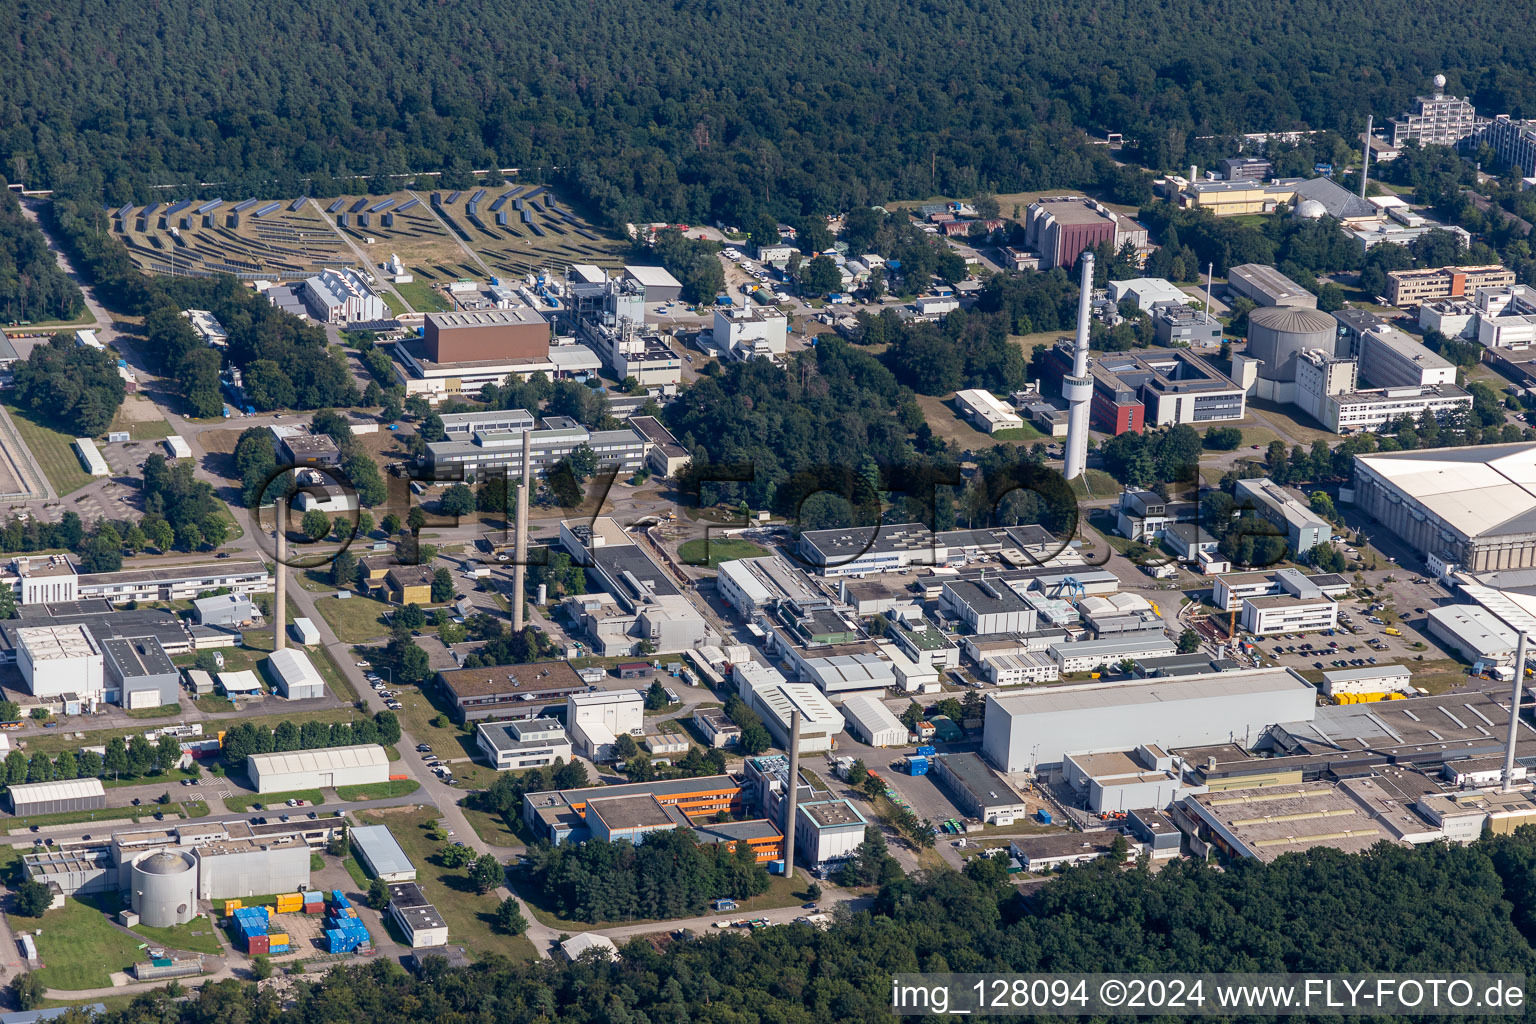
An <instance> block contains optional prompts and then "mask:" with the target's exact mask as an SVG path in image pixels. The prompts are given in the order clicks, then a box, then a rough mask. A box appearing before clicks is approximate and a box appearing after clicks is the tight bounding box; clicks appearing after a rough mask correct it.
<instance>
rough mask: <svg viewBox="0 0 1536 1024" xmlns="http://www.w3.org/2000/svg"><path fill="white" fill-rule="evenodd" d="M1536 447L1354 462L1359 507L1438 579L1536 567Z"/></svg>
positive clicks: (1381, 457)
mask: <svg viewBox="0 0 1536 1024" xmlns="http://www.w3.org/2000/svg"><path fill="white" fill-rule="evenodd" d="M1533 479H1536V444H1532V443H1523V444H1501V445H1480V446H1476V447H1464V448H1436V449H1430V450H1424V451H1406V452H1386V453H1380V454H1373V455H1357V456H1355V472H1354V480H1353V491H1352V495H1353V500H1354V502H1355V504H1356V505H1357V506H1358V507H1359V508H1360V509H1361V510H1362V511H1364V512H1366V513H1367V514H1368V515H1370V516H1371V517H1372V518H1373V519H1375V520H1376V521H1377V522H1379V523H1381V525H1382V527H1383V528H1385V529H1387V530H1389V531H1390V532H1391V533H1392V535H1393V536H1396V537H1399V538H1401V539H1402V540H1403V541H1404V542H1405V543H1406V544H1408V545H1409V546H1410V547H1412V548H1413V549H1414V550H1416V551H1418V552H1419V553H1420V554H1421V555H1423V556H1424V557H1425V558H1426V559H1427V560H1428V562H1429V564H1430V570H1431V571H1432V572H1435V573H1439V572H1441V571H1443V569H1444V568H1445V567H1447V566H1454V567H1458V568H1461V569H1464V570H1466V571H1469V572H1487V571H1489V570H1493V569H1519V568H1528V567H1531V566H1536V489H1533V487H1532V486H1531V484H1530V481H1531V480H1533Z"/></svg>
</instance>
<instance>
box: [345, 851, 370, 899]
mask: <svg viewBox="0 0 1536 1024" xmlns="http://www.w3.org/2000/svg"><path fill="white" fill-rule="evenodd" d="M341 866H342V867H344V868H346V869H347V874H348V875H351V876H352V881H354V882H356V883H357V887H358V888H359V889H362V890H363V891H364V892H367V891H368V883H369V882H371V881H372V879H370V878H369V877H368V872H367V871H364V870H363V866H362V865H361V864H359V863H358V862H357V858H356V857H353V856H350V855H348V856H346V857H343V858H341Z"/></svg>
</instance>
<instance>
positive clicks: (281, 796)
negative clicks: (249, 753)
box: [224, 789, 325, 814]
mask: <svg viewBox="0 0 1536 1024" xmlns="http://www.w3.org/2000/svg"><path fill="white" fill-rule="evenodd" d="M289 800H304V801H307V802H308V803H311V804H323V803H325V796H324V795H323V794H322V793H321V792H320V791H319V790H318V789H296V790H294V791H293V792H291V793H236V794H235V795H234V796H231V797H226V798H225V799H224V806H225V807H226V808H228V809H229V810H230V811H231V812H232V813H236V814H238V813H240V812H241V811H245V810H249V809H250V807H251V805H252V804H261V806H262V807H264V808H270V809H271V810H274V811H275V810H277V809H279V808H281V807H283V806H284V805H286V804H287V803H288V801H289Z"/></svg>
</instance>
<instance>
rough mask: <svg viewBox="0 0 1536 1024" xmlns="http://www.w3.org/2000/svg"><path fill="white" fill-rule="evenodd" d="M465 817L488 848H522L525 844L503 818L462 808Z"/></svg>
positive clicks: (469, 808)
mask: <svg viewBox="0 0 1536 1024" xmlns="http://www.w3.org/2000/svg"><path fill="white" fill-rule="evenodd" d="M460 810H462V811H463V812H464V817H466V818H468V819H469V823H470V825H472V826H473V827H474V829H475V834H476V835H478V836H479V837H480V841H481V842H482V843H485V844H486V845H488V846H521V845H523V843H524V839H523V837H522V836H520V835H518V834H517V833H516V832H514V831H513V830H512V829H511V828H510V827H509V826H508V825H507V823H506V821H505V820H503V819H502V818H501V817H499V816H498V815H495V814H490V813H487V812H486V811H477V810H475V809H474V808H473V807H462V808H460Z"/></svg>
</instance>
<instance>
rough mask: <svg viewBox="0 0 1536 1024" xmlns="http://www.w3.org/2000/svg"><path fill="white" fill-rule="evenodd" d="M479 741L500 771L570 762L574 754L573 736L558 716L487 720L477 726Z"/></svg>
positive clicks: (488, 758) (476, 738) (476, 734)
mask: <svg viewBox="0 0 1536 1024" xmlns="http://www.w3.org/2000/svg"><path fill="white" fill-rule="evenodd" d="M475 743H476V745H477V746H479V748H480V752H481V753H483V754H484V755H485V758H486V761H487V762H489V764H490V766H491V767H492V768H495V769H496V770H497V771H499V772H501V771H514V770H519V769H523V768H541V767H544V766H545V765H551V764H554V763H555V761H556V760H559V761H562V762H569V761H570V760H571V754H572V747H571V740H570V737H568V736H566V734H565V726H564V725H562V724H560V720H559V719H558V718H520V719H513V720H512V721H510V722H486V723H485V724H483V725H480V726H479V727H477V728H476V729H475Z"/></svg>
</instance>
